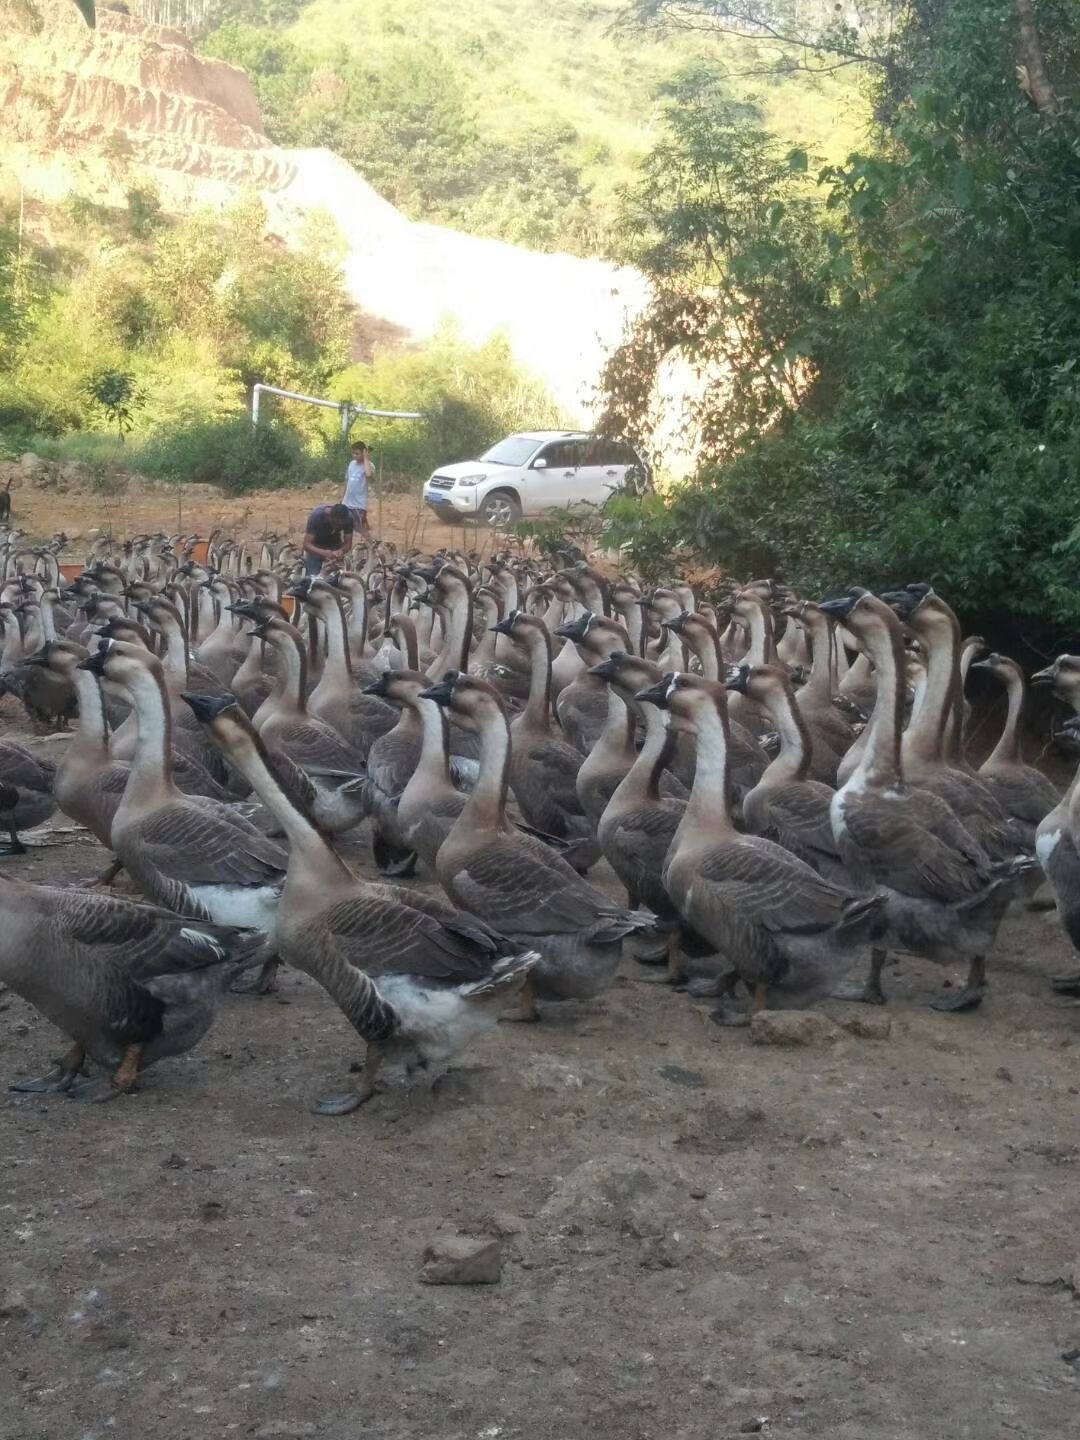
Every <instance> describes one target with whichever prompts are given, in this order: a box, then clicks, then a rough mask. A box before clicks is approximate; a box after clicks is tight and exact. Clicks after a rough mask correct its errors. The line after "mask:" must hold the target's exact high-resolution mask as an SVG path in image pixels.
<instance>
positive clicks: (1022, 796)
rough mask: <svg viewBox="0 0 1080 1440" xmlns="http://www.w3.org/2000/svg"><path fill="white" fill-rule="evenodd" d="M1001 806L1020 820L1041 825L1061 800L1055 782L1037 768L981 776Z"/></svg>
mask: <svg viewBox="0 0 1080 1440" xmlns="http://www.w3.org/2000/svg"><path fill="white" fill-rule="evenodd" d="M981 778H982V779H983V781H984V782H985V784H986V785H987V787H988V788H989V789H990V791H991V792H992V794H993V795H994V797H995V798H996V800H997V801H998V804H999V805H1000V806H1001V808H1002V809H1003V810H1004V811H1005V812H1006V814H1008V815H1011V816H1013V817H1014V818H1015V819H1017V820H1022V821H1023V822H1024V823H1025V824H1028V825H1038V824H1039V822H1040V821H1041V820H1045V818H1046V817H1047V815H1049V813H1050V811H1051V810H1053V808H1054V806H1055V805H1056V804H1057V803H1058V801H1059V800H1060V799H1061V795H1060V792H1059V791H1058V788H1057V786H1056V785H1055V784H1054V782H1053V781H1052V780H1051V779H1050V778H1049V777H1048V776H1046V775H1044V774H1043V773H1042V772H1041V771H1040V770H1036V769H1035V767H1034V766H1033V765H1027V766H1025V767H1024V768H1023V769H1022V770H1017V771H1013V772H1006V771H999V772H998V773H996V774H990V775H983V776H982V777H981Z"/></svg>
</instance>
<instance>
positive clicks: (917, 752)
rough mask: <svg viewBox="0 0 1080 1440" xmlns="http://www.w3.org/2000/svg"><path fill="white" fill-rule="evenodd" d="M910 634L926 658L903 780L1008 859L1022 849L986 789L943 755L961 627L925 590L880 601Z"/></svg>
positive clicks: (956, 688) (954, 701) (903, 749)
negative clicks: (936, 799) (940, 802)
mask: <svg viewBox="0 0 1080 1440" xmlns="http://www.w3.org/2000/svg"><path fill="white" fill-rule="evenodd" d="M882 599H884V600H885V602H886V603H887V604H890V605H892V607H893V608H894V609H895V610H896V611H897V613H898V614H899V616H900V618H901V619H902V620H903V621H904V622H905V624H906V625H907V627H908V629H909V630H910V631H911V632H912V633H913V634H914V635H915V637H916V639H917V640H918V641H919V643H920V645H921V646H922V648H923V652H924V654H925V655H926V689H925V692H924V694H923V696H922V700H921V703H920V704H919V706H918V709H917V710H915V711H914V713H913V714H912V717H911V720H910V722H909V724H908V727H907V729H906V730H905V731H904V736H903V740H902V741H901V746H900V756H901V762H902V765H903V773H904V780H905V782H906V783H907V784H909V785H912V786H918V788H919V789H922V790H927V791H929V792H930V793H931V794H934V795H937V796H938V797H939V799H942V800H944V801H945V803H946V804H947V805H948V806H949V808H950V809H951V810H952V811H953V813H954V814H955V815H956V817H957V819H958V820H959V821H960V822H961V824H962V825H963V826H964V827H965V828H966V829H967V830H969V831H970V832H971V834H972V836H973V837H974V839H975V840H976V841H978V843H979V844H980V845H981V846H982V848H983V849H984V850H985V851H986V853H987V855H989V857H990V859H991V860H1003V861H1007V860H1011V859H1013V858H1014V857H1015V856H1016V855H1018V854H1019V853H1020V852H1021V850H1022V847H1023V836H1022V835H1021V834H1018V833H1014V831H1013V828H1012V827H1011V826H1010V824H1009V819H1008V816H1007V815H1006V814H1005V812H1004V811H1003V810H1002V808H1001V806H1000V805H999V804H998V801H997V800H996V798H995V797H994V795H993V792H992V791H991V790H990V788H989V786H987V785H986V783H985V782H984V781H983V780H981V779H980V778H979V777H978V775H976V774H975V772H974V771H973V770H972V769H971V768H970V767H969V766H967V765H966V764H965V763H964V762H963V760H962V759H961V757H960V756H959V755H948V754H947V753H946V750H947V746H948V742H949V738H950V735H951V733H952V719H953V713H954V710H955V709H956V708H957V707H958V706H959V705H960V700H961V696H960V668H959V656H960V626H959V624H958V623H957V619H956V616H955V615H954V614H953V611H952V610H951V608H950V607H949V606H948V605H947V604H946V603H945V601H944V600H942V599H941V597H940V596H939V595H936V594H935V593H934V592H933V591H932V590H931V589H930V588H929V587H928V586H921V585H920V586H917V587H908V589H907V590H906V591H903V592H894V593H891V594H888V595H884V596H882Z"/></svg>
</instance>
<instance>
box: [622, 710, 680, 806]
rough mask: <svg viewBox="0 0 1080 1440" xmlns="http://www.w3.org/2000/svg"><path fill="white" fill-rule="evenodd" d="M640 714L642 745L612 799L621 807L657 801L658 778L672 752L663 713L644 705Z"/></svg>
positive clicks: (671, 737) (673, 740) (671, 735)
mask: <svg viewBox="0 0 1080 1440" xmlns="http://www.w3.org/2000/svg"><path fill="white" fill-rule="evenodd" d="M626 710H627V714H628V715H629V717H630V724H631V727H633V724H634V720H635V716H634V713H633V710H632V709H631V707H630V706H629V705H627V707H626ZM641 713H642V715H643V716H644V719H645V742H644V744H643V745H642V747H641V749H640V750H639V751H638V753H637V755H636V757H635V759H634V763H633V764H632V765H631V766H630V769H629V770H628V771H627V773H626V775H625V776H624V777H623V779H622V780H621V781H620V783H619V786H618V788H617V789H616V791H615V794H614V795H613V796H612V797H611V798H612V801H613V802H614V801H616V799H617V801H618V806H619V807H620V808H622V807H624V806H625V807H626V808H629V807H630V806H631V805H633V804H636V803H639V802H641V801H645V800H657V799H659V797H660V779H661V777H662V775H663V773H664V770H665V769H666V767H667V765H668V763H669V761H670V760H671V758H672V756H673V755H674V753H675V745H676V737H675V735H674V733H673V732H672V731H670V730H669V729H668V726H667V722H666V721H665V719H664V716H663V712H662V711H660V710H658V709H657V708H656V706H655V705H643V706H642V707H641ZM632 743H633V740H632V739H631V744H632Z"/></svg>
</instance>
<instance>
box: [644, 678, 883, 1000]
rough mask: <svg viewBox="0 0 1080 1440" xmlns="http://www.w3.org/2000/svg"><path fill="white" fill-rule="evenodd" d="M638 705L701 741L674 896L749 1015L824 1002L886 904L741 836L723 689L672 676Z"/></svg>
mask: <svg viewBox="0 0 1080 1440" xmlns="http://www.w3.org/2000/svg"><path fill="white" fill-rule="evenodd" d="M640 698H641V699H642V700H643V701H648V702H649V703H651V704H654V705H659V706H660V707H661V708H663V709H666V710H668V711H669V712H670V714H671V717H672V724H673V725H675V726H678V727H682V728H684V729H691V730H692V732H693V734H694V735H695V737H696V741H697V766H696V769H695V772H694V788H693V790H692V791H691V793H690V800H689V802H688V804H687V807H686V811H685V813H684V815H683V817H682V820H681V821H680V823H679V828H678V830H677V831H676V832H675V838H674V840H673V841H672V845H671V849H670V851H669V852H668V858H667V862H666V864H665V867H664V887H665V889H666V890H667V892H668V894H669V895H670V896H671V897H672V899H673V900H674V901H675V903H676V904H677V905H678V907H679V909H680V911H681V912H682V914H683V916H684V917H685V919H686V920H687V921H688V922H689V923H690V924H691V925H692V926H693V928H694V929H695V930H696V931H697V933H698V934H699V935H702V936H703V937H705V938H706V939H707V940H708V941H709V942H710V943H711V944H712V946H713V947H714V949H715V950H716V952H717V954H718V955H719V956H720V957H722V959H723V961H724V962H726V964H727V965H728V966H729V967H730V969H729V970H728V971H727V975H726V976H725V977H724V978H726V979H730V981H731V982H732V983H733V982H734V981H735V980H742V981H743V983H744V984H745V985H746V987H747V988H748V989H749V990H750V991H752V993H753V1000H752V1003H751V1009H750V1013H751V1014H754V1013H756V1012H757V1011H758V1010H762V1009H765V1008H767V1007H769V1006H770V1005H771V1006H774V1007H783V1006H792V1005H794V1006H801V1005H805V1004H807V1003H812V1002H813V1001H814V1000H818V999H823V998H824V997H825V996H827V995H828V994H830V993H831V992H832V989H833V988H834V986H835V985H836V983H837V981H838V980H839V979H840V978H841V977H842V975H843V974H844V973H846V971H847V970H848V969H849V968H850V966H851V963H852V960H853V959H854V956H855V952H856V950H857V949H858V948H861V947H862V946H864V945H865V944H866V943H867V941H868V939H869V937H870V934H871V931H872V929H873V927H874V925H875V924H876V923H877V922H878V917H879V913H880V911H881V910H882V908H883V906H884V903H885V897H884V896H883V895H881V894H879V893H874V894H869V895H857V894H855V893H853V892H852V891H851V890H850V889H848V888H845V887H842V886H840V885H836V884H834V883H833V882H832V881H830V880H826V879H825V878H824V876H822V875H819V874H818V873H817V871H816V870H813V869H811V867H810V866H809V865H807V864H805V863H804V862H803V861H802V860H800V859H799V858H798V857H797V856H796V855H793V854H792V853H791V852H790V851H789V850H785V849H784V848H783V847H782V846H780V845H775V844H773V843H772V842H771V841H769V840H765V839H763V838H762V837H761V836H758V835H740V834H739V833H738V832H737V831H736V829H735V826H734V824H733V823H732V819H731V815H730V812H729V811H728V808H727V806H726V805H724V804H721V803H718V802H717V797H718V796H722V795H724V794H726V793H727V786H728V780H727V774H726V771H727V728H728V727H727V696H726V691H725V690H724V687H723V686H722V685H718V684H716V683H715V682H713V681H710V680H702V679H699V678H698V677H697V676H696V675H676V674H669V675H665V676H664V678H663V679H662V680H661V681H660V682H659V684H657V685H654V686H651V687H649V688H648V689H646V690H643V691H642V692H641V694H640ZM718 1018H721V1019H724V1020H727V1019H729V1018H730V1017H729V1016H728V1015H727V1014H726V1013H723V1012H721V1014H720V1015H719V1016H718ZM734 1018H735V1019H736V1020H738V1021H742V1020H744V1019H745V1018H746V1017H745V1016H741V1015H740V1016H736V1017H734Z"/></svg>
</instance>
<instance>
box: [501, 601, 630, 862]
mask: <svg viewBox="0 0 1080 1440" xmlns="http://www.w3.org/2000/svg"><path fill="white" fill-rule="evenodd" d="M495 628H496V630H498V632H499V633H500V634H502V635H507V636H509V637H510V638H511V639H513V640H516V641H517V642H518V643H519V644H521V645H523V646H524V647H525V648H526V650H527V652H528V655H529V659H530V663H531V667H532V668H531V676H530V681H529V698H528V701H527V702H526V705H525V708H524V709H523V710H522V712H521V714H520V715H517V716H516V717H515V718H514V720H513V722H512V723H511V726H510V741H511V748H510V788H511V790H512V791H513V793H514V798H515V799H516V800H517V802H518V805H519V806H520V807H521V813H522V815H524V817H525V819H526V821H527V822H528V823H529V824H530V825H532V826H535V827H536V829H538V830H542V831H544V832H545V833H546V834H548V835H554V836H556V837H557V838H559V839H561V840H566V841H569V842H573V844H574V850H573V852H572V855H567V857H566V858H567V859H568V860H569V863H570V864H571V865H573V867H574V869H575V870H578V871H579V872H580V873H582V874H583V873H584V872H585V871H586V870H588V869H589V867H590V866H591V865H594V864H595V863H596V861H597V860H598V859H599V858H600V847H599V845H597V844H596V841H595V837H594V833H593V825H592V823H591V821H590V819H589V817H588V815H587V814H586V813H585V810H584V808H583V805H582V801H581V799H580V797H579V795H578V792H577V788H576V784H575V782H576V780H577V777H578V771H579V770H580V769H581V767H582V757H581V752H580V751H579V750H576V749H575V748H574V747H573V746H572V745H568V744H567V743H566V741H565V740H560V739H558V738H557V737H556V736H555V735H554V734H553V733H552V726H551V634H550V632H549V630H548V628H547V626H546V625H545V624H544V622H543V620H541V619H539V618H538V617H537V616H535V615H526V614H525V613H524V612H523V611H521V610H515V611H513V612H512V613H511V614H510V615H508V616H507V618H506V619H505V620H503V621H499V622H498V624H497V625H496V627H495ZM480 678H482V677H480ZM496 688H499V687H496ZM616 698H617V697H616ZM619 703H620V704H621V703H622V702H621V701H620V702H619ZM624 708H625V707H624Z"/></svg>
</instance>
